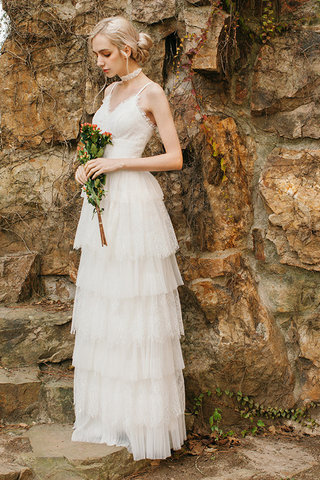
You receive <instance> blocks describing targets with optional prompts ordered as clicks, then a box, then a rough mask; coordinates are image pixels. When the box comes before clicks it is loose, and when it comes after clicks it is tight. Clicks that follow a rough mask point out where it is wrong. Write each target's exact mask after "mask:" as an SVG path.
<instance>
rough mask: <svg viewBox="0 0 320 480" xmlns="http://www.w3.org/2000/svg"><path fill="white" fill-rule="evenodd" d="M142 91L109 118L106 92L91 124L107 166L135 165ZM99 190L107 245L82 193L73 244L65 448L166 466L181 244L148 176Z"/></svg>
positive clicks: (173, 406)
mask: <svg viewBox="0 0 320 480" xmlns="http://www.w3.org/2000/svg"><path fill="white" fill-rule="evenodd" d="M150 83H151V82H150ZM115 85H116V83H115ZM147 85H148V84H146V85H145V86H144V87H143V88H145V87H147ZM143 88H142V89H141V90H140V91H139V92H138V93H137V94H136V95H133V96H131V97H129V98H127V99H126V100H124V101H123V102H121V103H120V104H118V105H117V107H115V108H114V109H113V110H112V111H110V96H111V93H112V92H110V94H109V95H108V96H106V97H105V98H104V100H103V103H102V105H101V107H100V108H99V109H98V111H97V112H96V113H95V115H94V117H93V120H92V123H93V124H96V125H97V126H98V127H100V128H101V130H102V132H104V131H109V132H111V133H112V137H113V139H112V141H113V144H112V145H107V146H106V149H105V153H104V156H105V157H106V158H121V157H122V158H134V157H136V158H137V157H141V155H142V153H143V151H144V148H145V146H146V144H147V142H148V140H149V139H150V137H151V135H152V133H153V125H152V123H151V121H150V119H149V118H148V117H147V116H146V115H145V113H144V112H143V110H142V109H141V107H140V106H139V95H140V93H141V91H142V90H143ZM105 190H106V196H105V197H104V198H103V201H102V204H101V206H102V207H103V208H104V211H103V213H102V219H103V225H104V230H105V234H106V239H107V243H108V246H104V247H102V246H101V241H100V233H99V227H98V219H97V216H96V214H94V215H93V207H92V206H91V205H90V204H89V203H88V201H87V199H86V198H85V194H84V193H83V192H82V194H81V195H82V196H83V197H84V201H83V205H82V211H81V216H80V220H79V223H78V227H77V232H76V236H75V240H74V248H81V259H80V265H79V270H78V276H77V283H76V285H77V288H76V295H75V302H74V310H73V317H72V325H71V333H75V334H76V335H75V346H74V351H73V366H74V367H75V369H74V405H75V416H76V420H75V423H74V426H73V433H72V440H73V441H81V442H93V443H106V444H108V445H118V446H125V447H127V449H128V451H129V452H131V453H132V454H133V458H134V460H139V459H142V458H149V459H154V458H166V457H168V456H170V455H171V451H170V450H171V449H174V450H177V449H180V448H181V446H182V445H183V443H184V440H186V426H185V417H184V410H185V389H184V379H183V374H182V369H183V368H184V360H183V356H182V351H181V345H180V336H181V335H183V334H184V329H183V323H182V318H181V307H180V301H179V296H178V291H177V287H178V286H179V285H182V284H183V281H182V278H181V275H180V272H179V268H178V265H177V262H176V257H175V252H176V251H177V249H178V243H177V240H176V236H175V233H174V230H173V227H172V224H171V220H170V217H169V215H168V212H167V210H166V208H165V205H164V203H163V192H162V190H161V188H160V185H159V183H158V182H157V180H156V179H155V177H154V176H153V175H152V174H151V173H150V172H147V171H128V170H127V171H116V172H112V173H108V174H107V179H106V185H105Z"/></svg>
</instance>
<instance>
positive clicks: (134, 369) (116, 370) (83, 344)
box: [72, 335, 185, 382]
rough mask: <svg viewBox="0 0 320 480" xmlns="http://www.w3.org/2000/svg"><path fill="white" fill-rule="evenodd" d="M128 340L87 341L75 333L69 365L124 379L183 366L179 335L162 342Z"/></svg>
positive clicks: (152, 375)
mask: <svg viewBox="0 0 320 480" xmlns="http://www.w3.org/2000/svg"><path fill="white" fill-rule="evenodd" d="M129 342H130V343H127V344H123V343H120V344H119V343H115V342H114V339H113V338H107V339H105V338H101V339H96V340H91V341H90V340H88V338H87V337H85V336H80V335H76V339H75V345H74V350H73V358H72V362H73V365H74V366H75V367H77V368H80V369H89V370H91V371H93V372H97V373H100V374H101V375H104V376H106V377H107V378H109V379H112V378H118V379H119V380H120V379H122V380H123V381H124V382H127V381H128V382H129V381H132V380H144V379H147V378H150V379H156V378H162V377H164V376H167V375H173V374H174V372H175V371H177V370H182V369H183V368H184V367H185V365H184V360H183V356H182V351H181V346H180V342H179V338H175V337H173V338H171V337H167V338H166V339H165V342H156V341H153V340H150V339H148V338H146V339H145V340H144V342H143V343H142V342H141V341H139V343H136V342H134V341H132V340H129Z"/></svg>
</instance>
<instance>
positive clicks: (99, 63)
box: [97, 57, 103, 67]
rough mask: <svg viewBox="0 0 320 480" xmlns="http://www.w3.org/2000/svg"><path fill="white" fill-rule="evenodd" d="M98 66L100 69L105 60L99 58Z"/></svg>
mask: <svg viewBox="0 0 320 480" xmlns="http://www.w3.org/2000/svg"><path fill="white" fill-rule="evenodd" d="M97 65H98V67H101V66H102V65H103V60H102V58H101V57H98V58H97Z"/></svg>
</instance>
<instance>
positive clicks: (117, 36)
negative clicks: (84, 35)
mask: <svg viewBox="0 0 320 480" xmlns="http://www.w3.org/2000/svg"><path fill="white" fill-rule="evenodd" d="M98 33H100V34H102V35H105V36H106V37H107V38H108V39H109V40H110V42H111V43H113V45H115V46H116V47H118V48H119V50H122V49H123V48H124V46H125V45H128V47H130V48H131V58H133V60H135V61H136V62H137V63H139V64H143V63H145V62H146V61H147V60H148V58H149V55H150V54H149V50H150V48H151V47H152V44H153V41H152V39H151V37H150V36H149V35H148V34H147V33H142V32H140V33H139V32H138V31H137V30H136V28H135V27H134V26H133V25H132V23H130V22H129V20H127V19H126V18H124V17H121V16H116V17H108V18H103V19H102V20H100V22H98V23H97V25H96V26H95V27H94V28H93V30H92V32H91V33H90V35H89V39H88V40H89V45H90V47H92V39H93V38H94V37H95V36H96V35H97V34H98Z"/></svg>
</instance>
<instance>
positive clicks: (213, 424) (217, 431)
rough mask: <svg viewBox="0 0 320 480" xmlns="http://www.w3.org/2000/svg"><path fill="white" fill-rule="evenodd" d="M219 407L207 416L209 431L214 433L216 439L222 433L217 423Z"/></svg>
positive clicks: (218, 420) (219, 419)
mask: <svg viewBox="0 0 320 480" xmlns="http://www.w3.org/2000/svg"><path fill="white" fill-rule="evenodd" d="M221 419H222V416H221V408H215V409H214V412H213V415H211V417H210V418H209V425H210V428H211V431H212V432H213V433H214V434H215V438H216V439H217V438H218V437H219V436H222V435H223V431H222V430H221V428H220V427H219V423H220V422H221Z"/></svg>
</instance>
